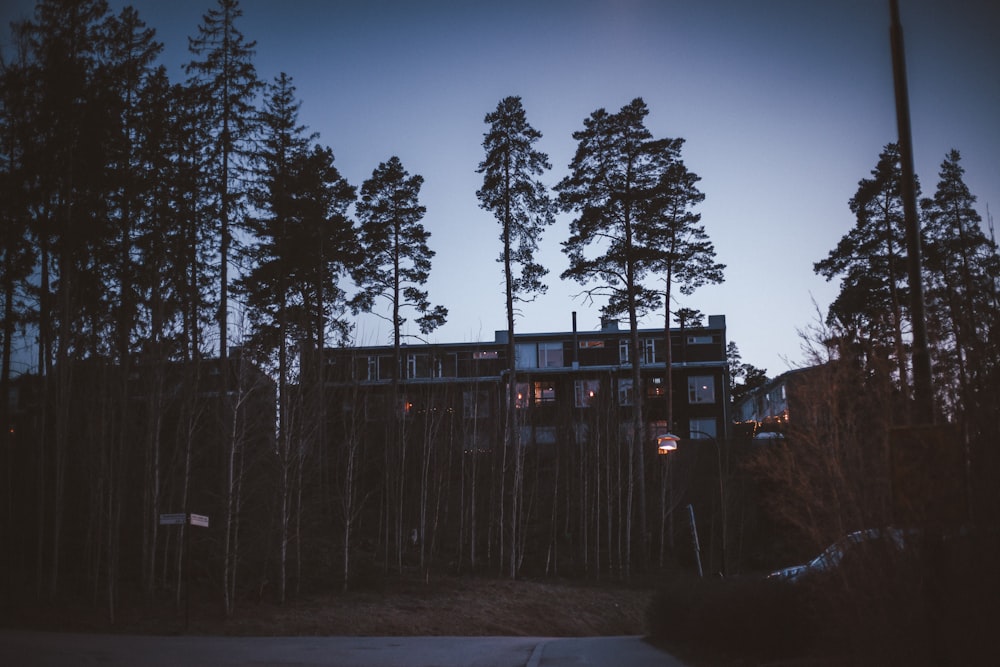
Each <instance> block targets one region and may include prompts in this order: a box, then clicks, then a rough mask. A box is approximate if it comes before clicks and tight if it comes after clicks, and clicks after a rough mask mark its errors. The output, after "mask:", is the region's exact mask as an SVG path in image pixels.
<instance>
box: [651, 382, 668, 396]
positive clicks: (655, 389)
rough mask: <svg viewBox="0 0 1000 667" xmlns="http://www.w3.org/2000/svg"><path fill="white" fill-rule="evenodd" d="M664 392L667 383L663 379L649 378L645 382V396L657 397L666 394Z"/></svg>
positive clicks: (665, 391)
mask: <svg viewBox="0 0 1000 667" xmlns="http://www.w3.org/2000/svg"><path fill="white" fill-rule="evenodd" d="M666 394H667V384H666V383H665V382H664V381H663V378H650V380H649V381H648V382H647V383H646V396H649V397H650V398H657V397H659V396H666Z"/></svg>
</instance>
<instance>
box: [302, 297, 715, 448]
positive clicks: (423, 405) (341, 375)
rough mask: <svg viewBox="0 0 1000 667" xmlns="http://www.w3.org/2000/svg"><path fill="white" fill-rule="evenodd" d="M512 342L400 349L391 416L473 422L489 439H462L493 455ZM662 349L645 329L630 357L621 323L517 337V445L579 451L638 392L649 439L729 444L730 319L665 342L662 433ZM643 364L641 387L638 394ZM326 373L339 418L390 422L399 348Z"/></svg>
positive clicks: (478, 434)
mask: <svg viewBox="0 0 1000 667" xmlns="http://www.w3.org/2000/svg"><path fill="white" fill-rule="evenodd" d="M507 336H508V334H507V332H506V331H497V332H496V336H495V338H494V340H493V341H488V342H474V343H453V344H420V345H409V344H406V345H403V346H402V348H401V358H400V367H399V369H398V380H399V393H398V394H395V395H396V396H398V398H396V399H395V400H396V401H397V402H398V403H397V405H396V408H395V409H397V410H399V411H400V414H401V415H402V416H404V417H407V418H416V417H418V416H420V415H427V414H428V413H430V412H436V411H442V412H446V413H448V414H454V415H461V416H462V418H463V420H466V421H468V420H475V421H478V422H479V423H481V424H482V425H483V428H478V429H466V431H467V433H469V434H471V435H468V436H467V437H466V443H465V447H466V448H467V449H468V448H471V447H476V448H480V449H482V448H489V447H492V446H493V445H494V444H495V443H496V438H497V437H498V434H499V427H500V425H501V424H502V417H503V414H504V405H505V401H504V397H505V396H506V388H507V384H508V380H507V378H508V375H509V368H510V363H509V361H508V359H507V353H508V352H507V351H508V346H507V343H508V338H507ZM664 341H665V337H664V331H663V329H662V328H655V329H642V330H640V332H639V347H640V349H639V350H637V351H633V350H631V349H630V348H631V342H630V335H629V332H628V331H627V330H625V329H621V328H619V326H618V323H617V322H616V321H605V322H603V323H602V326H601V328H600V329H599V330H597V331H579V330H578V329H577V327H576V317H575V314H574V317H573V328H572V330H570V331H563V332H545V333H517V334H515V356H516V358H515V360H514V361H515V369H516V387H515V388H514V391H516V395H517V399H516V401H517V402H516V407H517V409H518V413H519V415H520V416H521V418H522V419H521V420H520V428H521V429H522V438H521V441H522V442H525V443H529V444H534V445H539V446H545V445H554V444H557V443H562V444H565V443H567V442H568V441H576V442H580V441H584V440H586V439H587V431H588V429H589V428H590V427H591V426H592V422H594V418H595V417H596V416H597V414H598V413H600V414H601V415H605V416H608V415H610V416H613V417H614V421H615V422H617V423H619V424H624V423H627V422H628V416H629V415H630V414H631V409H632V407H633V405H634V403H635V397H636V392H637V391H642V392H644V396H645V402H644V416H645V419H646V421H647V424H648V431H647V433H648V434H649V436H650V438H651V439H652V438H655V436H656V435H658V434H660V433H665V432H667V431H671V432H674V433H676V434H678V435H680V436H682V437H689V436H690V437H694V438H697V437H704V436H705V435H709V436H712V437H714V438H726V437H728V435H729V432H728V429H729V424H730V418H729V414H728V405H729V396H728V388H729V382H728V368H727V362H726V319H725V316H723V315H713V316H710V317H709V318H708V324H707V326H697V327H686V328H683V329H680V328H674V329H671V331H670V344H671V346H672V384H673V424H672V425H668V424H667V423H666V419H667V414H666V413H667V410H666V402H665V401H666V396H667V392H666V390H665V387H666V384H665V383H666V365H665V363H664V358H665V354H664V352H665V347H664ZM636 361H637V362H638V363H639V364H640V367H641V374H642V386H641V387H634V386H633V379H632V366H631V364H632V363H633V362H636ZM303 363H304V364H305V363H306V361H305V360H303ZM325 363H326V365H325V368H326V371H325V374H326V383H325V386H326V387H328V388H330V389H332V390H333V391H329V392H328V393H329V396H330V397H331V399H330V400H339V401H342V403H343V405H342V406H341V407H342V409H343V410H348V409H351V410H353V409H355V408H357V407H360V406H363V409H364V414H365V417H366V419H367V420H369V421H378V422H384V421H385V420H384V417H385V416H387V415H388V412H387V410H390V409H391V406H392V401H393V399H392V398H391V397H392V396H393V395H394V394H393V375H394V373H393V365H394V351H393V348H392V346H366V347H351V348H333V349H328V350H326V352H325ZM337 389H339V391H337ZM348 391H349V392H350V394H349V395H348V394H347V393H345V392H348ZM604 422H605V423H606V422H608V419H607V418H604Z"/></svg>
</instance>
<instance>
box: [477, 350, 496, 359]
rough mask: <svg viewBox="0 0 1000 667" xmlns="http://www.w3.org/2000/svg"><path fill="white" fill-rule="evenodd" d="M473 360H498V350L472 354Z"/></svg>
mask: <svg viewBox="0 0 1000 667" xmlns="http://www.w3.org/2000/svg"><path fill="white" fill-rule="evenodd" d="M472 358H473V359H476V360H479V359H496V358H497V351H496V350H485V351H482V352H473V353H472Z"/></svg>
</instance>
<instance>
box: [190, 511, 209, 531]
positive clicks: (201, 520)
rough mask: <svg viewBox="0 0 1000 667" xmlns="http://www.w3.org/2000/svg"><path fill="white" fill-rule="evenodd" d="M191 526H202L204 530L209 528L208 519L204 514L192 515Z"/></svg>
mask: <svg viewBox="0 0 1000 667" xmlns="http://www.w3.org/2000/svg"><path fill="white" fill-rule="evenodd" d="M191 525H192V526H202V527H203V528H208V517H207V516H205V515H204V514H192V515H191Z"/></svg>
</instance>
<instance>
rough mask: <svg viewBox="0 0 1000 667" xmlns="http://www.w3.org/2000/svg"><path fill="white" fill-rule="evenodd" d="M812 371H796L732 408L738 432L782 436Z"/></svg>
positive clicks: (771, 383)
mask: <svg viewBox="0 0 1000 667" xmlns="http://www.w3.org/2000/svg"><path fill="white" fill-rule="evenodd" d="M813 370H814V369H813V368H796V369H794V370H790V371H787V372H785V373H782V374H781V375H779V376H778V377H776V378H774V379H773V380H770V381H769V382H767V383H766V384H764V385H763V386H760V387H758V388H756V389H754V390H753V391H751V392H750V393H748V394H747V395H746V396H744V397H743V399H741V400H740V401H739V402H738V403H736V404H735V405H734V406H733V419H734V420H735V422H736V424H737V426H738V427H740V430H741V432H746V433H748V434H752V435H754V436H755V437H766V436H764V435H763V434H781V433H784V431H785V428H786V427H787V426H788V423H789V420H790V419H791V418H792V415H793V413H794V412H795V411H796V405H795V403H796V401H797V400H801V393H802V392H801V387H802V383H803V382H805V381H806V380H807V379H808V378H809V376H810V373H811V372H812V371H813Z"/></svg>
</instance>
